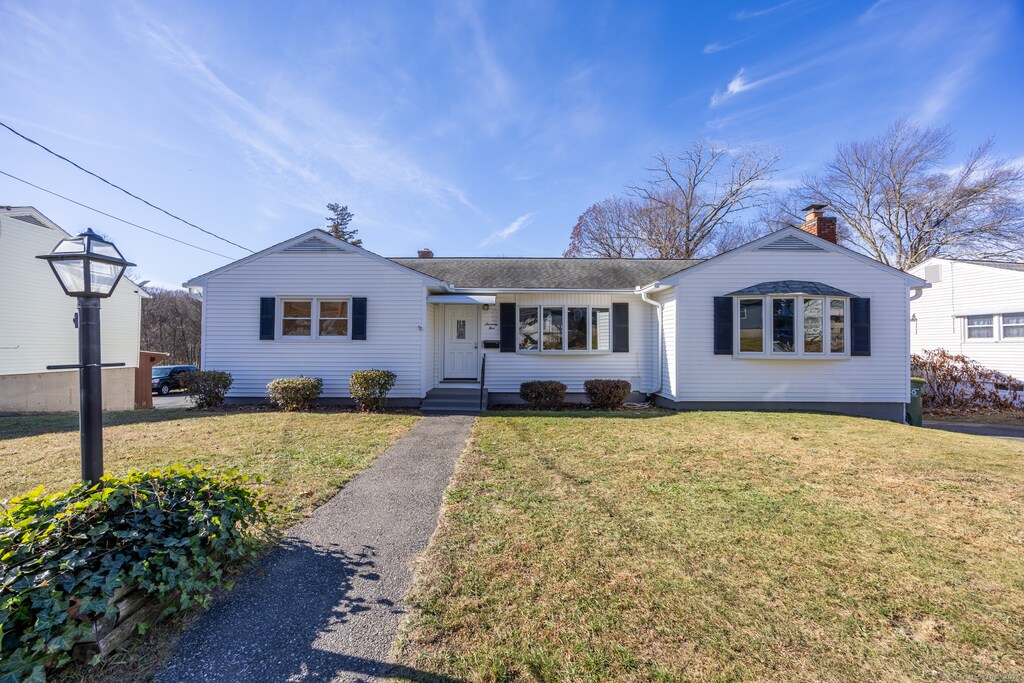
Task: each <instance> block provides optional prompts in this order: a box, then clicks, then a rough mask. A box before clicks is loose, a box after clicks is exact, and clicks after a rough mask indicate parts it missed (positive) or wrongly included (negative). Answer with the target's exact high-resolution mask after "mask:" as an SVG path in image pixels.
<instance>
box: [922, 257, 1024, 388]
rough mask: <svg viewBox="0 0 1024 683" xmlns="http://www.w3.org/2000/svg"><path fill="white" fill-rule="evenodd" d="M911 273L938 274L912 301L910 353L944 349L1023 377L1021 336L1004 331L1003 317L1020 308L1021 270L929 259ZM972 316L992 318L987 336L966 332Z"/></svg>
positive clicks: (1023, 288)
mask: <svg viewBox="0 0 1024 683" xmlns="http://www.w3.org/2000/svg"><path fill="white" fill-rule="evenodd" d="M910 272H911V273H912V274H914V275H919V276H920V275H923V274H924V273H925V272H930V273H931V274H932V275H933V277H934V276H935V275H936V274H940V275H941V279H939V280H937V281H933V282H932V286H931V288H929V289H926V290H924V292H923V293H922V294H921V296H920V297H919V298H917V299H915V300H914V301H911V302H910V311H911V313H912V314H913V315H914V317H915V318H916V320H912V321H911V323H910V332H911V335H910V338H911V350H912V351H913V352H914V353H920V352H922V351H926V350H932V349H940V348H941V349H946V350H947V351H949V352H950V353H955V354H963V355H965V356H967V357H969V358H971V359H973V360H976V361H977V362H979V363H981V364H982V365H984V366H985V367H987V368H990V369H992V370H997V371H999V372H1003V373H1006V374H1008V375H1012V376H1014V377H1017V378H1018V379H1022V378H1024V344H1022V341H1024V340H1022V339H1021V338H1020V337H1012V336H1009V335H1007V332H1006V323H1007V321H1008V320H1010V319H1013V314H1017V315H1018V316H1019V315H1020V314H1021V312H1022V311H1021V308H1022V305H1024V303H1022V302H1024V272H1021V271H1015V270H1006V269H1002V268H993V267H991V266H981V265H977V264H974V263H963V262H960V261H950V260H947V259H941V258H933V259H929V260H928V261H926V262H925V263H922V264H921V265H920V266H918V267H917V268H914V269H912V270H911V271H910ZM974 316H983V317H991V318H992V323H993V328H992V336H991V337H977V338H971V337H969V336H968V334H967V327H968V324H967V323H968V320H969V319H970V318H971V317H974Z"/></svg>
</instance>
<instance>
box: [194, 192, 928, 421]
mask: <svg viewBox="0 0 1024 683" xmlns="http://www.w3.org/2000/svg"><path fill="white" fill-rule="evenodd" d="M810 211H811V212H810V213H809V214H808V216H807V221H806V222H805V223H804V224H803V225H802V226H801V227H800V228H795V227H794V228H787V229H784V230H781V231H778V232H775V233H772V234H770V235H767V236H765V237H762V238H760V239H757V240H754V241H752V242H750V243H748V244H746V245H744V246H742V247H739V248H737V249H734V250H732V251H729V252H726V253H724V254H721V255H719V256H716V257H714V258H710V259H707V260H703V261H702V260H656V259H574V258H435V257H434V256H433V254H432V253H431V252H430V251H429V250H423V251H421V252H420V254H419V257H418V258H384V257H382V256H378V255H377V254H374V253H371V252H369V251H367V250H365V249H360V248H358V247H354V246H352V245H350V244H347V243H345V242H342V241H339V240H336V239H334V238H332V237H330V236H329V235H327V234H326V233H324V232H322V231H320V230H311V231H309V232H305V233H303V234H301V235H298V236H296V237H294V238H292V239H290V240H287V241H285V242H282V243H280V244H277V245H274V246H272V247H270V248H268V249H264V250H263V251H261V252H258V253H256V254H253V255H251V256H248V257H246V258H243V259H241V260H239V261H236V262H234V263H231V264H229V265H227V266H224V267H222V268H218V269H217V270H214V271H211V272H209V273H206V274H205V275H200V276H198V277H196V278H193V279H192V280H190V281H188V282H186V283H185V286H186V287H189V288H191V289H192V290H193V291H195V292H196V293H197V295H201V296H202V299H203V304H204V305H203V347H202V348H203V351H202V365H203V367H204V368H206V369H219V370H227V371H228V372H230V373H231V374H232V375H233V377H234V384H233V386H232V388H231V391H230V393H229V400H232V401H253V400H262V399H264V398H265V396H266V385H267V383H268V382H270V381H271V380H273V379H275V378H279V377H288V376H297V375H306V376H316V377H321V378H323V380H324V390H325V397H326V398H328V399H332V400H339V401H344V400H346V399H347V398H348V380H349V375H350V373H351V372H353V371H354V370H360V369H368V368H383V369H388V370H392V371H394V372H395V373H396V374H397V376H398V382H397V384H396V386H395V388H394V390H393V392H392V394H391V398H392V403H393V404H403V403H404V404H410V405H419V404H420V403H421V401H422V402H423V405H422V407H423V408H424V409H425V410H429V409H435V408H445V407H455V406H456V405H457V404H458V401H459V400H463V401H473V402H475V401H476V400H478V399H477V398H476V397H477V396H478V395H481V394H483V393H485V392H486V396H487V399H486V400H487V402H488V403H490V404H491V405H494V404H502V403H513V402H516V401H517V400H518V391H519V386H520V384H521V383H522V382H525V381H528V380H558V381H561V382H564V383H565V384H566V385H567V386H568V390H569V393H570V399H571V400H582V397H583V395H584V394H583V391H584V388H583V383H584V381H585V380H587V379H592V378H606V379H625V380H628V381H629V382H630V384H631V385H632V387H633V390H634V392H635V396H634V398H639V397H641V396H642V397H649V398H650V399H651V400H653V401H655V402H656V403H657V404H659V405H662V406H666V407H670V408H677V409H730V408H738V409H758V408H765V409H787V408H789V409H814V410H829V411H836V412H843V413H849V414H854V415H865V416H871V417H876V418H884V419H890V420H897V421H902V420H903V417H904V414H905V412H904V403H905V402H906V401H907V400H908V399H909V377H910V362H909V348H910V339H909V330H908V324H907V321H908V319H909V318H910V312H909V307H910V301H909V299H910V290H911V289H913V288H920V287H924V286H926V283H925V282H924V281H923V280H921V279H919V278H917V277H915V276H913V275H908V274H907V273H904V272H902V271H899V270H897V269H895V268H891V267H889V266H886V265H883V264H881V263H879V262H877V261H874V260H872V259H870V258H868V257H866V256H864V255H862V254H858V253H856V252H853V251H851V250H849V249H846V248H844V247H841V246H838V245H837V244H836V243H835V218H832V217H825V216H824V215H823V213H822V211H821V207H810ZM460 397H461V398H460Z"/></svg>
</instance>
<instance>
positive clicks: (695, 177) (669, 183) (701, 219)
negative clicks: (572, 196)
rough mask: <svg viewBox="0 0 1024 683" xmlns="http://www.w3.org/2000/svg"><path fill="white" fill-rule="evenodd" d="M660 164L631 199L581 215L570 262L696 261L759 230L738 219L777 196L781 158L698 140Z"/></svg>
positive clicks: (763, 150)
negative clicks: (597, 259) (774, 188)
mask: <svg viewBox="0 0 1024 683" xmlns="http://www.w3.org/2000/svg"><path fill="white" fill-rule="evenodd" d="M655 160H656V162H657V163H656V166H655V167H654V168H652V169H648V170H649V171H650V172H651V174H652V177H651V179H650V180H649V181H648V182H647V183H646V184H644V185H637V186H634V187H632V188H631V189H632V193H633V196H632V197H628V198H621V197H612V198H609V199H606V200H604V201H601V202H598V203H597V204H594V205H593V206H591V207H590V208H589V209H587V211H586V212H584V214H583V215H582V216H580V220H579V221H578V222H577V223H576V227H575V228H574V229H573V232H572V235H571V237H570V240H569V249H567V250H566V252H565V255H566V256H602V257H629V258H632V257H637V256H645V257H651V258H694V257H696V256H705V255H713V254H717V253H720V252H721V251H724V250H727V249H730V248H732V247H734V246H736V245H737V243H738V240H739V239H740V238H742V237H744V236H748V235H749V234H750V233H751V231H752V229H751V227H750V226H749V225H743V224H741V223H740V222H739V221H738V218H739V217H740V216H741V215H746V212H747V211H748V210H749V209H756V208H758V207H760V206H761V205H762V204H764V203H765V201H766V200H767V199H768V198H769V197H770V196H771V188H770V185H769V181H770V180H771V178H772V176H773V174H774V172H775V167H776V165H777V163H778V155H777V154H776V153H775V152H773V151H771V150H769V149H767V148H765V147H755V146H752V147H744V148H741V149H737V150H729V149H726V148H724V147H721V146H719V145H717V144H715V143H712V142H708V141H706V140H698V141H696V142H694V143H692V144H691V145H690V146H689V147H687V148H686V149H685V150H684V151H683V152H682V153H681V154H680V155H679V156H677V157H674V158H673V157H669V156H668V155H666V154H660V155H658V156H657V157H655Z"/></svg>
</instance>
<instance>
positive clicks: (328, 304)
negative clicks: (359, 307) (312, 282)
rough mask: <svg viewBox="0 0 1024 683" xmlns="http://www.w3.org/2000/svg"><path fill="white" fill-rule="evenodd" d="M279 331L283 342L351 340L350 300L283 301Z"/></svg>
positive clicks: (317, 298) (293, 299) (281, 302)
mask: <svg viewBox="0 0 1024 683" xmlns="http://www.w3.org/2000/svg"><path fill="white" fill-rule="evenodd" d="M279 310H280V312H281V317H280V323H279V329H280V330H281V337H282V338H283V339H347V338H348V336H349V300H348V299H344V298H339V297H324V298H319V297H311V298H305V299H304V298H298V297H296V298H291V297H288V298H283V299H281V301H280V306H279Z"/></svg>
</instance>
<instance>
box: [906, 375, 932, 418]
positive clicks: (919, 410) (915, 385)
mask: <svg viewBox="0 0 1024 683" xmlns="http://www.w3.org/2000/svg"><path fill="white" fill-rule="evenodd" d="M926 384H927V382H925V381H924V380H923V379H921V378H920V377H911V378H910V403H908V404H907V424H909V425H913V426H915V427H920V426H921V425H922V423H923V419H924V408H923V407H922V405H921V395H922V394H923V393H924V387H925V385H926Z"/></svg>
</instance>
